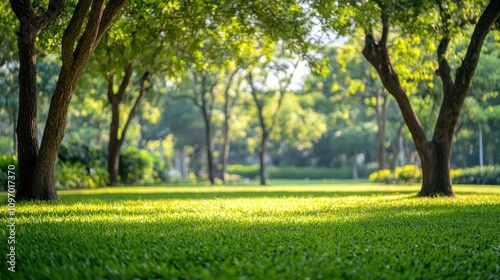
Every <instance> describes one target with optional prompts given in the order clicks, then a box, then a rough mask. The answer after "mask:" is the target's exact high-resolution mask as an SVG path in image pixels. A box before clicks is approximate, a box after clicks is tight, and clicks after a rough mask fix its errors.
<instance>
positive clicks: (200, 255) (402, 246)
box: [0, 184, 500, 279]
mask: <svg viewBox="0 0 500 280" xmlns="http://www.w3.org/2000/svg"><path fill="white" fill-rule="evenodd" d="M455 189H456V191H457V198H454V199H450V198H417V197H416V196H415V195H416V192H417V191H418V186H385V185H384V186H373V185H369V184H366V185H355V186H349V185H344V186H341V185H333V186H325V185H308V186H307V187H300V186H272V187H256V186H255V187H222V186H221V187H175V188H172V187H134V188H132V187H123V188H106V189H97V190H82V191H64V192H59V195H60V199H61V201H60V202H56V203H23V204H19V205H18V207H17V224H18V228H17V241H18V243H17V244H16V246H17V249H16V250H17V253H18V264H17V270H18V272H16V273H15V274H7V273H6V263H5V262H3V263H2V264H1V267H0V269H1V271H2V279H3V278H4V276H5V277H6V279H9V278H12V277H13V276H15V278H16V279H100V278H101V279H133V278H140V279H154V278H159V279H176V278H177V279H197V278H198V279H210V278H212V279H220V278H223V279H239V278H246V277H247V278H250V279H273V278H274V279H305V278H307V277H309V278H311V279H318V278H323V279H338V278H355V279H359V278H364V279H373V278H386V279H395V278H397V279H415V278H420V279H422V278H425V279H434V278H449V277H453V278H462V279H471V278H474V279H475V278H480V279H488V277H490V278H491V279H497V278H499V277H500V233H499V229H500V188H495V187H482V188H478V187H456V188H455ZM474 191H480V192H483V193H482V194H481V193H474ZM0 233H1V234H2V236H6V234H7V232H6V222H5V221H3V220H2V224H1V227H0ZM5 246H6V242H3V243H2V247H1V248H2V251H6V248H5Z"/></svg>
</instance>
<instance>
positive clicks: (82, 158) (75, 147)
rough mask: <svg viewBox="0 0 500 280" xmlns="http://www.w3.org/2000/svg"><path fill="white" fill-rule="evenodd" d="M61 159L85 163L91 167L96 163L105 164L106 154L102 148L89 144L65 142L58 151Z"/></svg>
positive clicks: (68, 161) (67, 161)
mask: <svg viewBox="0 0 500 280" xmlns="http://www.w3.org/2000/svg"><path fill="white" fill-rule="evenodd" d="M58 158H59V161H62V162H66V163H77V162H80V163H83V165H85V166H87V167H90V166H94V165H98V164H99V165H101V166H103V165H104V164H105V162H104V161H105V159H106V157H105V155H104V153H103V151H102V150H101V149H100V148H97V147H89V145H87V144H84V143H81V142H76V141H73V142H71V143H63V144H61V147H60V148H59V153H58Z"/></svg>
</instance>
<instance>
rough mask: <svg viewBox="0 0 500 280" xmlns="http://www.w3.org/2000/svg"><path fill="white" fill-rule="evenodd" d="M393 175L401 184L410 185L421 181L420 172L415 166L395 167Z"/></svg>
mask: <svg viewBox="0 0 500 280" xmlns="http://www.w3.org/2000/svg"><path fill="white" fill-rule="evenodd" d="M395 173H396V174H395V175H396V178H397V180H398V181H400V182H402V183H407V184H411V183H418V182H421V181H422V171H421V170H420V168H418V166H416V165H405V166H403V167H396V170H395Z"/></svg>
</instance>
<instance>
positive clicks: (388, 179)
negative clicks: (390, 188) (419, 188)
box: [368, 165, 422, 184]
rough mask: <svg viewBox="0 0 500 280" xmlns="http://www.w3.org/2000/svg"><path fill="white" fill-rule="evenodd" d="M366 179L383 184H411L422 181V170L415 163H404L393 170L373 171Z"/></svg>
mask: <svg viewBox="0 0 500 280" xmlns="http://www.w3.org/2000/svg"><path fill="white" fill-rule="evenodd" d="M368 179H369V180H370V181H372V182H375V183H384V184H411V183H419V182H421V181H422V171H421V170H420V168H418V166H416V165H405V166H403V167H396V169H395V170H394V171H391V170H389V169H384V170H379V171H376V172H373V173H372V174H370V176H368Z"/></svg>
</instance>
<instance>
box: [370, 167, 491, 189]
mask: <svg viewBox="0 0 500 280" xmlns="http://www.w3.org/2000/svg"><path fill="white" fill-rule="evenodd" d="M450 175H451V181H452V183H453V184H471V185H500V166H487V167H483V168H482V169H481V168H480V167H479V166H476V167H471V168H462V169H453V170H451V172H450ZM368 179H370V181H373V182H375V183H385V184H402V183H420V182H422V171H421V170H420V169H419V168H418V167H417V166H415V165H407V166H403V167H397V168H396V170H394V171H391V170H388V169H385V170H379V171H376V172H373V173H372V174H370V176H369V177H368Z"/></svg>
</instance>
